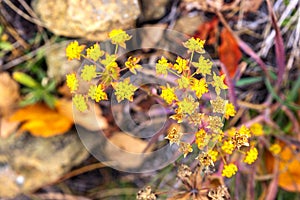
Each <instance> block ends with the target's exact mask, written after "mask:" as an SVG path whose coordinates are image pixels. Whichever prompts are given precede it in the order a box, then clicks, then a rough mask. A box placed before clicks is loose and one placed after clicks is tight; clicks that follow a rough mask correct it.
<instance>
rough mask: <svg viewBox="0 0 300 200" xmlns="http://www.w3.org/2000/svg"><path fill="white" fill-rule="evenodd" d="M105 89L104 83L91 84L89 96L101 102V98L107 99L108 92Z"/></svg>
mask: <svg viewBox="0 0 300 200" xmlns="http://www.w3.org/2000/svg"><path fill="white" fill-rule="evenodd" d="M103 90H104V85H103V84H99V85H98V86H96V85H91V86H90V89H89V92H88V96H89V97H91V99H93V100H95V101H96V102H99V101H101V100H107V94H106V93H105V92H104V91H103Z"/></svg>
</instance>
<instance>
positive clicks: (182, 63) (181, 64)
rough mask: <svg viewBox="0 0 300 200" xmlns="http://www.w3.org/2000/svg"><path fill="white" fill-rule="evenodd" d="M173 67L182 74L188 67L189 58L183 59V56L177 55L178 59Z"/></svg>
mask: <svg viewBox="0 0 300 200" xmlns="http://www.w3.org/2000/svg"><path fill="white" fill-rule="evenodd" d="M173 68H174V69H175V70H176V71H177V72H178V73H179V74H181V73H182V72H183V71H185V70H187V69H188V66H187V60H186V59H183V58H181V57H179V56H178V57H177V59H176V63H175V64H174V65H173Z"/></svg>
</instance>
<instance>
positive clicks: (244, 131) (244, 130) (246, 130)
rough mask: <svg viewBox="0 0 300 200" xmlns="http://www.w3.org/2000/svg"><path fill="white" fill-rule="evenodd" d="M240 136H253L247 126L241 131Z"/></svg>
mask: <svg viewBox="0 0 300 200" xmlns="http://www.w3.org/2000/svg"><path fill="white" fill-rule="evenodd" d="M239 134H240V135H245V136H247V137H250V136H251V133H250V130H249V129H248V128H247V127H246V126H245V125H242V127H241V128H240V130H239Z"/></svg>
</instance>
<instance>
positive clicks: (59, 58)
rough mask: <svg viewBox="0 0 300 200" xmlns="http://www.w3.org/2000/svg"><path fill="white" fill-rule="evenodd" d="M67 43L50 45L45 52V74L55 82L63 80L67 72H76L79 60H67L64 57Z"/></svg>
mask: <svg viewBox="0 0 300 200" xmlns="http://www.w3.org/2000/svg"><path fill="white" fill-rule="evenodd" d="M66 47H67V43H65V42H64V43H59V44H55V45H53V46H51V47H50V48H49V50H47V52H46V53H45V55H46V62H47V66H48V67H47V75H48V77H50V78H53V79H55V80H56V81H57V82H60V81H62V80H65V76H66V74H68V73H71V72H73V71H74V72H76V71H77V70H78V69H79V67H80V64H81V63H80V61H78V60H71V61H70V60H68V59H67V57H66Z"/></svg>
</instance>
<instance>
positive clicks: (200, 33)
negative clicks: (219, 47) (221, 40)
mask: <svg viewBox="0 0 300 200" xmlns="http://www.w3.org/2000/svg"><path fill="white" fill-rule="evenodd" d="M218 23H219V20H218V18H217V17H215V18H213V19H212V20H211V21H208V22H205V23H203V24H202V25H201V26H199V27H198V30H197V32H196V33H195V35H194V37H197V38H200V39H201V40H207V44H215V43H216V41H217V38H216V35H217V32H218Z"/></svg>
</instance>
